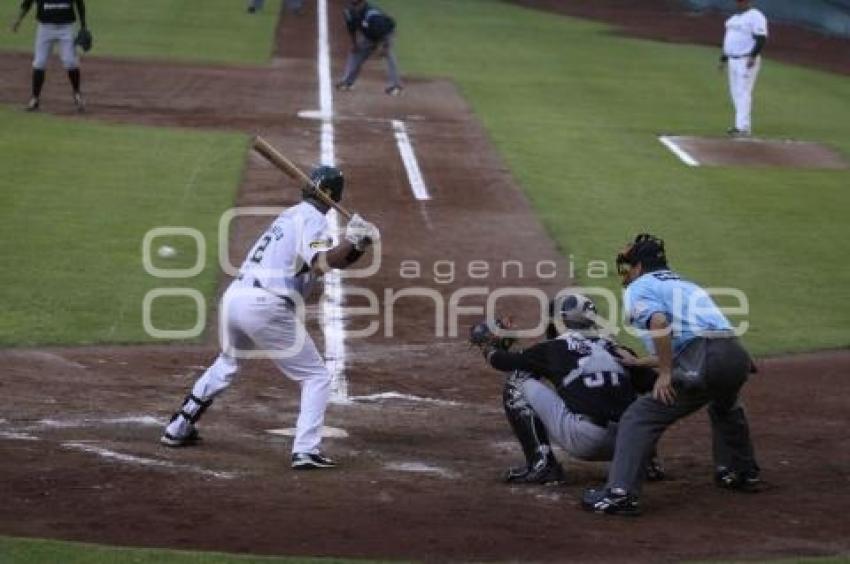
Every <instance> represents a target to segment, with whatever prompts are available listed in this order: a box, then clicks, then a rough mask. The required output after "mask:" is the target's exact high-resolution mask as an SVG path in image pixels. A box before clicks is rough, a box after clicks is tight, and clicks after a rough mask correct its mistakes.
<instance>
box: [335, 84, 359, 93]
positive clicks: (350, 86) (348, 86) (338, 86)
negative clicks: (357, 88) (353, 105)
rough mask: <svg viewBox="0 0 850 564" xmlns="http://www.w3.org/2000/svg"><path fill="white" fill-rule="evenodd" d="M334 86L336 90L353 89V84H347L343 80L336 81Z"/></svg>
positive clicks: (345, 90) (346, 90)
mask: <svg viewBox="0 0 850 564" xmlns="http://www.w3.org/2000/svg"><path fill="white" fill-rule="evenodd" d="M334 86H335V88H336V89H337V90H339V91H340V92H348V91H350V90H352V89H354V85H353V84H349V83H347V82H345V81H340V82H337V83H336V84H335V85H334Z"/></svg>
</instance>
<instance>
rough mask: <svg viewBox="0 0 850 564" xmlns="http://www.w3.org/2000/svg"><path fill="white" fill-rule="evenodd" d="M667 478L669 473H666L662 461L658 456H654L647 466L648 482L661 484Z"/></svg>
mask: <svg viewBox="0 0 850 564" xmlns="http://www.w3.org/2000/svg"><path fill="white" fill-rule="evenodd" d="M666 477H667V472H665V471H664V467H663V466H662V465H661V460H659V459H658V457H657V456H653V457H652V458H651V459H650V460H649V462H648V463H647V464H646V481H647V482H660V481H661V480H663V479H664V478H666Z"/></svg>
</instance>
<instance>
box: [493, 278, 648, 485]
mask: <svg viewBox="0 0 850 564" xmlns="http://www.w3.org/2000/svg"><path fill="white" fill-rule="evenodd" d="M551 309H552V313H553V315H552V320H551V323H550V325H549V330H548V335H547V337H548V340H546V341H544V342H541V343H538V344H536V345H534V346H532V347H531V348H528V349H526V350H524V351H522V352H510V351H507V350H499V349H495V350H490V351H488V352H487V354H486V358H487V361H488V362H489V363H490V365H491V366H493V368H496V369H497V370H501V371H504V372H510V376H509V377H508V378H507V381H506V384H505V388H504V392H503V405H504V409H505V414H506V415H507V418H508V421H509V422H510V424H511V428H512V429H513V431H514V434H515V435H516V437H517V439H519V442H520V444H521V445H522V449H523V452H524V454H525V460H526V463H525V464H524V465H523V466H520V467H517V468H512V469H510V470H508V473H507V475H506V476H505V479H506V481H508V482H522V483H543V484H546V483H557V482H560V481H562V480H563V478H564V472H563V468H562V467H561V465H560V464H559V463H558V461H557V460H556V458H555V455H554V454H553V453H552V448H551V444H550V439H552V440H554V441H555V442H556V443H557V444H559V445H560V446H562V447H563V448H564V449H565V450H566V451H567V453H569V454H570V456H573V457H575V458H578V459H581V460H589V461H608V460H611V457H612V456H613V452H614V443H615V439H616V436H617V422H618V421H619V419H620V416H621V415H622V414H623V412H624V411H625V410H626V408H627V407H628V406H629V405H630V404H631V403H632V402H633V401H634V400H635V399H636V398H637V391H636V389H635V385H634V384H633V381H632V378H633V377H634V376H636V375H634V374H632V373H631V372H630V370H629V369H627V368H624V367H623V366H622V365H621V364H620V362H619V361H618V358H619V357H620V356H623V355H629V354H630V353H629V352H628V351H627V350H626V349H623V348H622V347H620V346H619V345H618V344H617V343H616V342H614V341H613V340H612V339H610V338H607V337H604V336H601V335H600V334H599V331H598V328H597V325H596V322H595V318H596V307H595V306H594V304H593V302H592V301H591V300H590V299H589V298H587V297H585V296H583V295H580V294H568V295H566V296H563V297H561V298H559V299H557V300H555V301H554V302H553V304H552V308H551ZM639 370H644V371H645V370H646V369H639ZM639 376H641V377H643V378H646V377H647V374H645V373H642V374H639ZM652 376H654V375H653V374H649V377H650V378H651V377H652ZM544 381H547V382H548V383H549V384H551V386H549V385H546V384H544V383H543V382H544ZM643 387H644V388H646V385H644V386H643ZM647 470H648V472H649V473H650V474H651V475H650V478H651V479H660V478H662V477H663V473H662V471H661V469H660V467H659V466H658V463H657V460H656V459H655V458H653V463H652V465H651V466H650V467H648V468H647Z"/></svg>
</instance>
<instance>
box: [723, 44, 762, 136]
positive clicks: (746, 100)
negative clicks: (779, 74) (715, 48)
mask: <svg viewBox="0 0 850 564" xmlns="http://www.w3.org/2000/svg"><path fill="white" fill-rule="evenodd" d="M747 60H748V59H747V57H741V58H738V59H729V64H728V67H729V68H728V72H729V94H730V96H731V97H732V106H733V107H734V108H735V129H737V130H739V131H745V132H747V133H749V132H750V131H752V122H751V119H750V116H751V114H752V107H753V89H754V88H755V86H756V78H757V77H758V74H759V69H760V68H761V57H756V63H755V64H754V65H753V67H752V68H747Z"/></svg>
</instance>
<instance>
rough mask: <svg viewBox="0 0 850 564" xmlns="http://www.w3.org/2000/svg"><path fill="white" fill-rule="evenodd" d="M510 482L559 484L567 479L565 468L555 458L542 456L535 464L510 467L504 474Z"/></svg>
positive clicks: (506, 480)
mask: <svg viewBox="0 0 850 564" xmlns="http://www.w3.org/2000/svg"><path fill="white" fill-rule="evenodd" d="M504 480H505V482H507V483H509V484H540V485H551V486H554V485H557V484H562V483H563V482H564V481H565V480H566V476H565V475H564V469H563V468H562V467H561V465H560V464H559V463H558V461H557V460H555V459H554V458H550V459H545V458H541V459H540V460H539V461H538V462H537V463H536V464H534V465H533V466H517V467H514V468H509V469H508V471H507V472H505V475H504Z"/></svg>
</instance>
